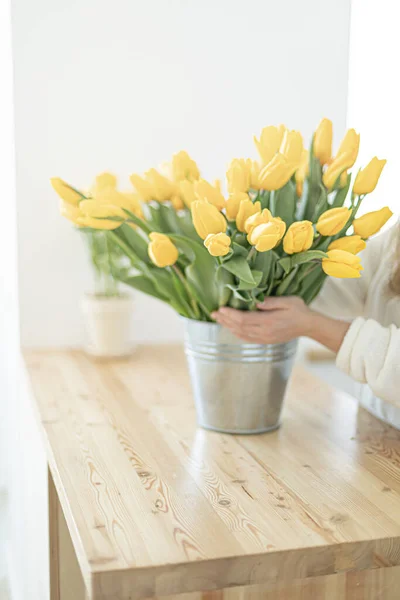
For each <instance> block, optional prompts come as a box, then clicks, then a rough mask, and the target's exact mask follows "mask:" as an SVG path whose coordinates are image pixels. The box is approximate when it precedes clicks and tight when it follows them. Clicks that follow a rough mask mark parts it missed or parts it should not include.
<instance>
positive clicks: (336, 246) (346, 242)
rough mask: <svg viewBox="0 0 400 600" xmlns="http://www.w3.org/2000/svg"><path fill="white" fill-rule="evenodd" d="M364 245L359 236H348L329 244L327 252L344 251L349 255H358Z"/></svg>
mask: <svg viewBox="0 0 400 600" xmlns="http://www.w3.org/2000/svg"><path fill="white" fill-rule="evenodd" d="M366 245H367V244H366V243H365V242H364V240H363V239H362V238H361V236H360V235H348V236H346V237H342V238H339V239H338V240H335V241H334V242H332V243H331V244H329V246H328V250H345V251H346V252H350V253H351V254H358V253H359V252H361V250H364V248H365V247H366Z"/></svg>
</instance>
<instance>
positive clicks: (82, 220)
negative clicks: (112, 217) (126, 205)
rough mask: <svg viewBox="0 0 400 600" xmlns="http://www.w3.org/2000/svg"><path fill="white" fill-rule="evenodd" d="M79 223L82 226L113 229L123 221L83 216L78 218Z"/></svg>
mask: <svg viewBox="0 0 400 600" xmlns="http://www.w3.org/2000/svg"><path fill="white" fill-rule="evenodd" d="M77 224H78V225H79V226H80V227H90V228H91V229H105V230H112V229H117V227H120V226H121V221H109V220H107V219H95V218H94V217H88V216H82V217H78V218H77Z"/></svg>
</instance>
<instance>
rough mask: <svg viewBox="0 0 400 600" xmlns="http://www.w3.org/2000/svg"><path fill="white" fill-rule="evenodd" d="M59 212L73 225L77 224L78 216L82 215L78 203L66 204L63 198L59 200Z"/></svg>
mask: <svg viewBox="0 0 400 600" xmlns="http://www.w3.org/2000/svg"><path fill="white" fill-rule="evenodd" d="M60 213H61V215H62V216H63V217H65V218H66V219H68V220H69V221H72V223H74V224H75V225H78V218H79V217H82V216H83V215H82V212H81V209H80V208H79V205H78V206H74V205H73V204H68V202H65V200H61V203H60Z"/></svg>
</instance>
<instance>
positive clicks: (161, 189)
mask: <svg viewBox="0 0 400 600" xmlns="http://www.w3.org/2000/svg"><path fill="white" fill-rule="evenodd" d="M144 176H145V179H146V181H148V182H149V183H150V185H151V187H152V189H153V193H154V199H155V200H158V202H165V201H166V200H170V199H171V197H172V196H174V195H175V194H176V191H177V188H176V185H174V183H173V182H172V181H170V180H169V179H167V177H165V176H164V175H161V173H159V172H158V171H157V170H156V169H149V170H148V171H146V173H145V174H144ZM138 191H139V190H138ZM139 193H140V192H139Z"/></svg>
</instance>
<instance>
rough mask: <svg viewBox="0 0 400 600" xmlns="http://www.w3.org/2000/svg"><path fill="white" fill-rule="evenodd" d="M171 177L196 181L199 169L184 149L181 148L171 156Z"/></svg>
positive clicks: (176, 179)
mask: <svg viewBox="0 0 400 600" xmlns="http://www.w3.org/2000/svg"><path fill="white" fill-rule="evenodd" d="M172 177H173V179H174V181H177V182H179V181H184V180H189V181H197V179H199V178H200V171H199V169H198V167H197V164H196V163H195V161H194V160H193V159H191V158H190V156H189V154H188V153H187V152H186V151H185V150H181V152H178V153H177V154H174V155H173V157H172Z"/></svg>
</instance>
